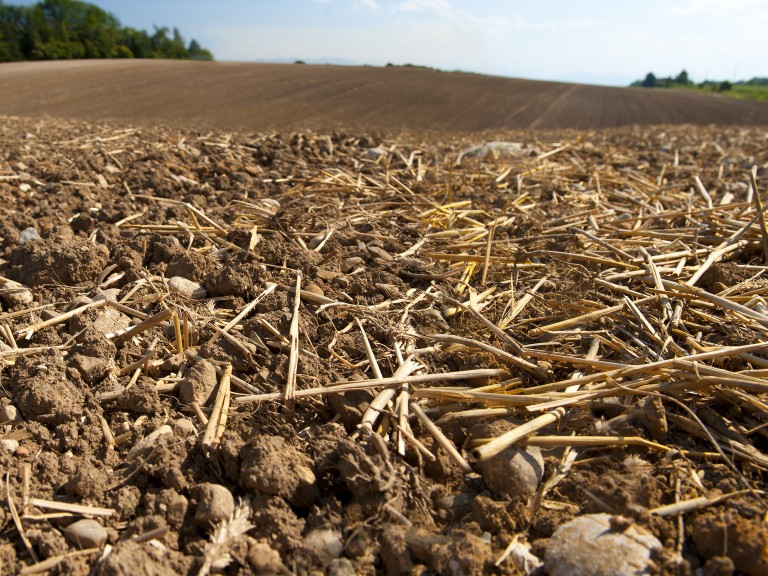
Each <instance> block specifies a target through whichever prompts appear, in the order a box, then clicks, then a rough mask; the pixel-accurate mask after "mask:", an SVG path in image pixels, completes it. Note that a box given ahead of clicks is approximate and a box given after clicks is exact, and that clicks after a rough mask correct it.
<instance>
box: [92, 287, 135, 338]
mask: <svg viewBox="0 0 768 576" xmlns="http://www.w3.org/2000/svg"><path fill="white" fill-rule="evenodd" d="M94 300H98V296H97V297H96V298H94ZM130 325H131V319H130V318H129V317H128V316H126V315H125V314H123V313H122V312H119V311H117V310H115V309H114V308H107V309H106V310H102V311H101V312H100V313H99V315H98V316H97V317H96V319H95V320H94V321H93V322H92V323H91V328H92V329H93V330H96V331H97V332H98V333H99V334H103V335H104V336H107V335H108V334H120V333H121V332H123V331H125V330H127V329H128V327H129V326H130Z"/></svg>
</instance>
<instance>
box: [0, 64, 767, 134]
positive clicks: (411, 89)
mask: <svg viewBox="0 0 768 576" xmlns="http://www.w3.org/2000/svg"><path fill="white" fill-rule="evenodd" d="M0 103H2V112H3V113H4V114H7V115H16V116H39V115H50V116H54V117H67V118H82V119H87V120H127V121H131V122H140V123H141V122H146V123H155V122H171V123H175V124H187V125H197V126H200V127H211V128H224V129H243V130H269V129H303V128H314V129H328V128H334V127H338V126H343V127H347V128H366V129H385V130H386V129H393V130H402V129H412V130H426V129H435V130H458V131H475V130H486V129H489V130H493V129H505V128H522V129H525V128H565V127H573V128H598V127H610V126H621V125H628V124H684V123H694V124H752V125H768V104H766V103H760V102H742V101H734V100H730V99H725V98H722V97H717V96H710V95H704V94H697V93H688V92H682V91H651V90H642V89H627V88H610V87H601V86H585V85H577V84H565V83H557V82H538V81H530V80H518V79H510V78H499V77H492V76H481V75H476V74H465V73H446V72H438V71H434V70H424V69H411V68H373V67H342V66H301V65H286V64H251V63H222V62H217V63H201V62H178V61H157V60H141V61H136V60H133V61H131V60H108V61H98V60H97V61H93V60H91V61H66V62H63V61H61V62H33V63H30V62H25V63H11V64H2V65H0Z"/></svg>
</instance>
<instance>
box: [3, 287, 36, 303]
mask: <svg viewBox="0 0 768 576" xmlns="http://www.w3.org/2000/svg"><path fill="white" fill-rule="evenodd" d="M0 298H2V300H3V302H5V304H6V305H7V306H9V307H11V308H12V307H14V306H20V305H21V306H26V305H28V304H31V303H32V302H33V301H34V299H35V297H34V296H33V295H32V292H31V291H30V290H28V289H27V288H26V286H22V285H21V284H19V283H17V282H1V283H0Z"/></svg>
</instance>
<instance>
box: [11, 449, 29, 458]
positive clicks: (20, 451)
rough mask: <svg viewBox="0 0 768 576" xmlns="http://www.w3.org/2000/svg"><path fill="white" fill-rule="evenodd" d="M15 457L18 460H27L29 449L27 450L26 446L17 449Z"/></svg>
mask: <svg viewBox="0 0 768 576" xmlns="http://www.w3.org/2000/svg"><path fill="white" fill-rule="evenodd" d="M13 455H14V456H16V457H18V458H26V457H27V456H29V448H27V447H26V446H19V447H18V448H16V452H14V453H13Z"/></svg>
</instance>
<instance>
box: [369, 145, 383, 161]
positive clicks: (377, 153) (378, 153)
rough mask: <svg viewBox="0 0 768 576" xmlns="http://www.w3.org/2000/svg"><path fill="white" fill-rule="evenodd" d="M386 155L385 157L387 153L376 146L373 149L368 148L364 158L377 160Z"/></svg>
mask: <svg viewBox="0 0 768 576" xmlns="http://www.w3.org/2000/svg"><path fill="white" fill-rule="evenodd" d="M386 155H387V151H386V150H385V149H384V148H382V147H381V146H376V147H375V148H368V152H366V156H368V159H369V160H378V159H379V158H381V157H382V156H386Z"/></svg>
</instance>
